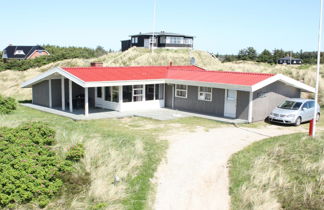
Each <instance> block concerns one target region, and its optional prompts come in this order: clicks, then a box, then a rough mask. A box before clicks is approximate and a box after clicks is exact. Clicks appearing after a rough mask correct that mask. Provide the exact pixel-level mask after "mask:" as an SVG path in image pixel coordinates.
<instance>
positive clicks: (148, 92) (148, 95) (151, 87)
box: [145, 85, 154, 101]
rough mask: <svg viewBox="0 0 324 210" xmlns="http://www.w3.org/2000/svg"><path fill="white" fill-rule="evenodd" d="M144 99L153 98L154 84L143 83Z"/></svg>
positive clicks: (149, 99)
mask: <svg viewBox="0 0 324 210" xmlns="http://www.w3.org/2000/svg"><path fill="white" fill-rule="evenodd" d="M145 100H146V101H151V100H154V85H145Z"/></svg>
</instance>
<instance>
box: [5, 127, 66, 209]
mask: <svg viewBox="0 0 324 210" xmlns="http://www.w3.org/2000/svg"><path fill="white" fill-rule="evenodd" d="M54 136H55V132H54V130H52V129H51V128H49V127H48V126H47V125H44V124H42V123H40V122H36V123H27V124H23V125H21V126H19V127H17V128H0V186H1V187H0V207H9V208H13V207H14V206H15V205H17V204H24V203H28V202H35V203H37V204H38V205H39V206H40V207H45V206H46V205H47V204H48V203H49V202H50V200H51V198H53V197H54V196H55V195H56V194H57V193H58V192H59V190H60V189H61V187H62V185H63V181H62V177H64V175H65V174H68V173H69V172H71V171H72V162H71V161H67V160H64V159H62V158H60V157H59V156H58V155H57V154H56V153H55V152H54V151H53V150H52V148H51V145H53V143H54Z"/></svg>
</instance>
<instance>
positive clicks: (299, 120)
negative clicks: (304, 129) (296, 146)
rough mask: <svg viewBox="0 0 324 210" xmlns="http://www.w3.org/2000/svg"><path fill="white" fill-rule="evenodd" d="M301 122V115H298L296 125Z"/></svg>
mask: <svg viewBox="0 0 324 210" xmlns="http://www.w3.org/2000/svg"><path fill="white" fill-rule="evenodd" d="M300 123H301V117H298V118H297V119H296V121H295V126H299V125H300Z"/></svg>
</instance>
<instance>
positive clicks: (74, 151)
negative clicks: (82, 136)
mask: <svg viewBox="0 0 324 210" xmlns="http://www.w3.org/2000/svg"><path fill="white" fill-rule="evenodd" d="M83 156H84V146H83V144H76V145H74V146H73V147H71V148H70V149H69V151H68V152H67V154H66V160H70V161H74V162H76V161H79V160H80V159H81V158H83Z"/></svg>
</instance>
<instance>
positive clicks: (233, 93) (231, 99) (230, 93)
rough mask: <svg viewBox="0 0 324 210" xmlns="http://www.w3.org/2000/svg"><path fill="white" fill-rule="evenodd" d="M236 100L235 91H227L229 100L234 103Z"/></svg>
mask: <svg viewBox="0 0 324 210" xmlns="http://www.w3.org/2000/svg"><path fill="white" fill-rule="evenodd" d="M235 99H236V92H235V90H227V100H229V101H234V100H235Z"/></svg>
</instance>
